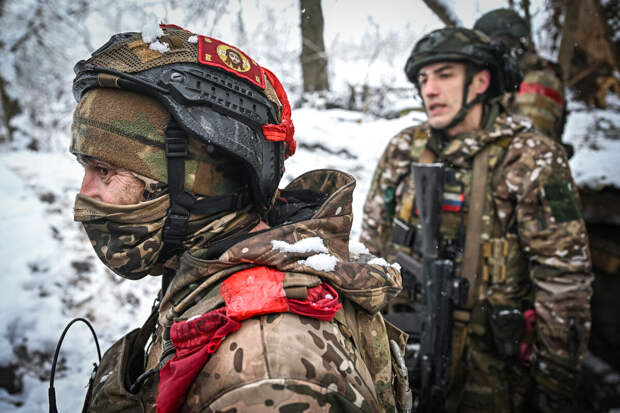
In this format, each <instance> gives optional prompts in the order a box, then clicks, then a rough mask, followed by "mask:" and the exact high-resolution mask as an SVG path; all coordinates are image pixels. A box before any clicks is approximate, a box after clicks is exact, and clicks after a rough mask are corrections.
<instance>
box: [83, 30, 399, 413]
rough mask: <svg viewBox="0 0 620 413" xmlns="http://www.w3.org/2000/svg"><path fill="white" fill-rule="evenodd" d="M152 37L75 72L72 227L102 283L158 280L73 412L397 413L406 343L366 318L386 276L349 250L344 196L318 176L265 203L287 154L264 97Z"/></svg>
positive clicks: (217, 54) (212, 44) (191, 45)
mask: <svg viewBox="0 0 620 413" xmlns="http://www.w3.org/2000/svg"><path fill="white" fill-rule="evenodd" d="M161 30H162V32H161V33H160V34H159V37H158V38H157V39H156V41H157V42H158V43H160V44H159V45H158V47H155V48H153V47H151V46H152V44H153V43H155V39H149V40H146V39H144V38H143V36H142V35H141V34H140V33H121V34H117V35H114V36H113V37H112V39H111V40H110V41H109V42H108V43H107V44H106V45H104V46H103V47H102V48H100V49H99V50H97V51H96V52H94V53H93V55H92V57H91V58H89V59H88V60H87V61H81V62H79V63H78V64H77V65H76V73H77V76H76V79H75V81H74V84H73V85H74V93H75V96H76V98H77V100H78V102H79V103H78V106H77V108H76V110H75V113H74V118H73V125H72V136H73V139H72V143H71V151H72V152H73V153H74V154H75V155H76V156H77V157H78V160H79V161H80V162H81V163H82V164H83V165H84V167H85V176H84V180H83V184H82V188H81V191H80V194H78V195H77V197H76V202H75V210H74V211H75V212H74V214H75V219H76V220H77V221H79V222H82V224H83V225H84V228H85V230H86V233H87V234H88V237H89V238H90V240H91V243H92V245H93V248H94V249H95V251H96V253H97V255H98V256H99V258H100V259H101V260H102V261H103V263H104V264H106V265H107V266H108V267H109V268H110V269H111V270H112V271H114V272H115V273H116V274H118V275H119V276H121V277H124V278H128V279H132V280H137V279H141V278H143V277H145V276H146V275H149V274H150V275H161V277H162V290H161V292H160V295H159V299H158V302H157V305H155V307H154V311H153V313H152V315H151V316H150V317H149V319H148V320H147V321H146V323H145V324H144V325H143V326H142V327H141V328H138V329H135V330H133V331H132V332H130V333H129V334H127V335H126V336H124V337H122V338H121V339H120V340H118V341H117V342H116V343H115V344H114V345H113V346H112V347H111V348H110V349H108V350H107V352H106V353H105V355H104V357H103V359H102V362H101V365H100V366H99V368H98V370H97V372H96V375H95V376H94V378H93V379H92V380H91V383H90V385H89V390H88V394H87V396H86V401H85V410H84V411H88V412H121V411H122V412H155V411H157V412H219V411H226V412H250V411H252V412H263V411H265V412H271V411H287V412H303V411H305V412H309V411H312V412H315V411H316V412H323V411H324V412H327V411H329V412H345V411H346V412H378V411H379V412H381V411H386V412H387V411H389V412H392V411H394V410H395V409H396V408H398V409H399V410H400V411H405V410H407V408H408V406H410V402H411V396H410V392H408V385H407V381H406V379H407V378H406V374H403V368H402V352H403V351H404V346H405V341H406V336H405V335H404V334H403V333H402V332H401V331H399V330H398V329H396V328H394V327H392V326H390V325H389V324H388V323H387V322H385V321H384V319H383V317H382V316H381V314H380V313H379V309H380V308H381V307H383V306H384V305H385V304H386V303H387V302H389V301H390V299H391V298H393V297H394V296H396V295H397V294H398V293H399V291H400V290H401V278H400V273H399V272H398V270H397V269H395V268H394V267H392V266H390V265H389V264H387V263H386V262H385V261H383V260H377V259H375V261H370V262H368V261H369V260H368V258H369V257H367V256H366V257H365V256H363V255H358V252H357V251H359V250H360V248H359V247H358V248H357V249H356V248H352V249H351V250H350V248H349V231H350V228H351V223H352V210H351V201H352V194H353V189H354V187H355V180H354V179H353V178H352V177H351V176H350V175H348V174H345V173H343V172H339V171H335V170H319V171H313V172H309V173H306V174H304V175H303V176H301V177H299V178H297V179H295V180H294V181H293V182H291V183H290V184H289V185H288V186H287V187H286V188H285V189H281V190H278V189H277V185H278V182H279V180H280V178H281V176H282V173H283V163H284V159H285V157H286V156H289V155H292V154H293V152H294V151H295V141H294V139H293V132H294V129H293V124H292V122H291V113H290V106H289V103H288V99H287V96H286V93H285V91H284V89H283V87H282V85H281V84H280V82H279V81H278V79H277V78H276V77H275V75H273V74H272V73H271V72H269V71H268V70H267V69H264V68H262V67H260V66H259V65H258V64H257V63H256V62H255V61H254V60H252V59H251V58H249V57H248V56H247V55H246V54H244V53H243V52H241V51H240V50H238V49H236V48H234V47H232V46H230V45H227V44H225V43H223V42H220V41H218V40H216V39H213V38H209V37H206V36H197V35H194V34H193V33H190V32H188V31H186V30H183V29H181V28H179V27H177V26H171V25H163V26H162V27H161ZM162 45H163V46H162ZM231 50H232V51H234V52H235V53H236V56H238V57H239V59H238V60H239V61H235V62H233V63H234V64H232V63H230V62H229V60H230V59H227V58H226V57H227V56H228V55H229V54H230V53H228V52H230V51H231ZM364 257H365V258H364ZM147 341H150V344H149V345H148V346H146V344H147ZM407 395H409V398H407Z"/></svg>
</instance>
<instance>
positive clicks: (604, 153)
mask: <svg viewBox="0 0 620 413" xmlns="http://www.w3.org/2000/svg"><path fill="white" fill-rule="evenodd" d="M607 104H608V105H610V106H614V107H616V108H618V107H620V98H619V97H617V96H615V95H611V94H610V95H608V97H607ZM586 109H587V108H585V107H584V106H583V105H582V104H579V103H572V104H569V110H570V113H569V116H568V120H567V122H566V127H565V129H564V130H565V132H564V136H563V141H564V142H565V143H569V144H572V145H573V147H574V149H575V155H574V156H573V157H572V158H571V159H570V160H569V163H570V167H571V171H572V172H573V177H574V179H575V182H576V183H577V185H579V186H585V187H589V188H592V189H599V188H602V187H605V186H613V187H615V188H618V189H620V162H618V154H619V153H620V111H618V110H617V109H616V110H613V109H607V110H597V111H595V113H592V111H590V110H586Z"/></svg>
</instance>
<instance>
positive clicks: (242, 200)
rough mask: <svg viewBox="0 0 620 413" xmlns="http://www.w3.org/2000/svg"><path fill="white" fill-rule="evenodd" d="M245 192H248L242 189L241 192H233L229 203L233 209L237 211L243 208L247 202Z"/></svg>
mask: <svg viewBox="0 0 620 413" xmlns="http://www.w3.org/2000/svg"><path fill="white" fill-rule="evenodd" d="M247 194H248V192H247V191H245V190H244V191H242V192H235V193H234V194H233V195H232V199H231V202H230V204H231V207H232V210H233V211H238V210H239V209H241V208H243V207H244V206H245V205H246V204H247V203H248V196H247Z"/></svg>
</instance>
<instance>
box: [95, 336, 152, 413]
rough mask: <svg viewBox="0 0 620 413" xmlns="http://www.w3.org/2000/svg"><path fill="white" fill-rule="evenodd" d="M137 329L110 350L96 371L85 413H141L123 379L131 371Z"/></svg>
mask: <svg viewBox="0 0 620 413" xmlns="http://www.w3.org/2000/svg"><path fill="white" fill-rule="evenodd" d="M139 335H140V329H139V328H137V329H135V330H133V331H131V332H130V333H129V334H127V335H125V336H124V337H123V338H121V339H120V340H118V341H117V342H116V343H114V344H113V345H112V347H110V348H109V349H108V350H107V351H106V352H105V354H104V355H103V358H102V359H101V364H100V366H99V369H98V370H97V375H96V376H95V379H94V380H93V383H92V388H91V389H90V391H92V395H91V397H90V404H89V406H85V409H84V411H86V412H93V413H116V412H119V413H120V412H123V413H134V412H144V411H145V409H144V405H143V403H142V400H141V399H140V397H139V396H138V395H135V394H132V393H130V392H129V390H127V387H128V386H127V383H126V380H127V379H126V378H127V377H129V375H128V372H129V370H131V364H132V360H131V359H132V357H131V356H132V355H133V354H135V353H136V352H135V351H134V350H135V348H134V347H135V342H136V338H138V337H139Z"/></svg>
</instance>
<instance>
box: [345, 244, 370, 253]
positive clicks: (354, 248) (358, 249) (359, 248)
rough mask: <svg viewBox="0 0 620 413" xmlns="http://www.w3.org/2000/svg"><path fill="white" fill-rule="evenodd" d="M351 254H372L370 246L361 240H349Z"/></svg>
mask: <svg viewBox="0 0 620 413" xmlns="http://www.w3.org/2000/svg"><path fill="white" fill-rule="evenodd" d="M349 254H351V255H354V256H359V255H362V254H370V251H368V248H366V246H365V245H364V244H362V243H361V242H359V241H355V240H350V241H349Z"/></svg>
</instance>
